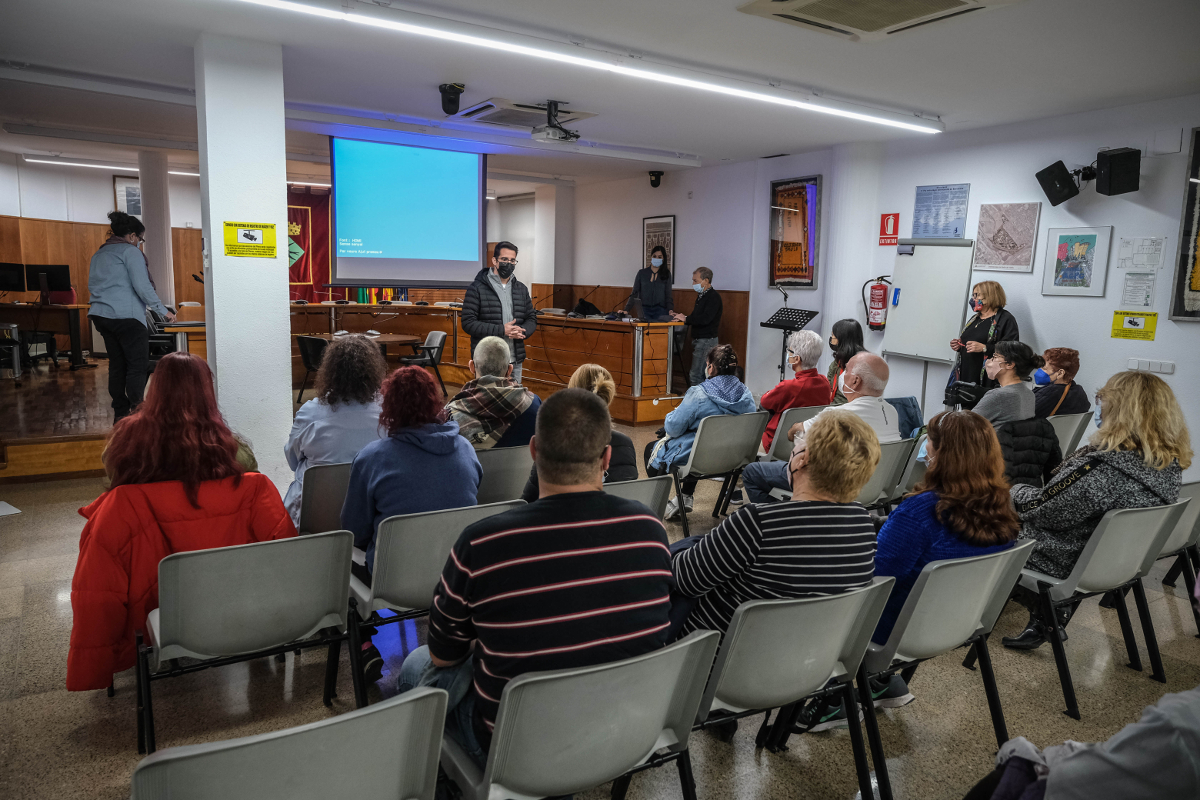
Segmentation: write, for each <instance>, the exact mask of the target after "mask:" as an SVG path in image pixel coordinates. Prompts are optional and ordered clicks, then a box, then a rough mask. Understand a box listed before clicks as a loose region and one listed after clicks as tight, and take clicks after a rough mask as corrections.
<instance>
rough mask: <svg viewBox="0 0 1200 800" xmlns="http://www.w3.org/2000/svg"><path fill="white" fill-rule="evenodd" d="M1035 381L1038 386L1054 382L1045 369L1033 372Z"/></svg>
mask: <svg viewBox="0 0 1200 800" xmlns="http://www.w3.org/2000/svg"><path fill="white" fill-rule="evenodd" d="M1033 382H1034V383H1035V384H1037V385H1038V386H1047V385H1049V384H1050V383H1053V381H1051V380H1050V376H1049V375H1047V374H1046V370H1044V369H1038V371H1037V372H1035V373H1033Z"/></svg>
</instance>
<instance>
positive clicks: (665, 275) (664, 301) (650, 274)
mask: <svg viewBox="0 0 1200 800" xmlns="http://www.w3.org/2000/svg"><path fill="white" fill-rule="evenodd" d="M666 261H667V251H666V249H665V248H664V247H663V246H662V245H655V246H654V247H653V248H652V249H651V250H650V266H648V267H643V268H642V269H640V270H638V274H637V277H635V278H634V279H633V292H632V293H631V294H630V295H629V300H628V301H627V302H626V303H625V310H626V311H629V310H630V309H631V308H633V305H634V303H635V302H637V301H638V300H640V301H642V319H644V320H646V321H647V322H667V321H668V320H670V318H671V310H672V309H673V308H674V306H675V303H674V301H673V300H672V298H671V270H670V269H669V268H668V267H667V263H666Z"/></svg>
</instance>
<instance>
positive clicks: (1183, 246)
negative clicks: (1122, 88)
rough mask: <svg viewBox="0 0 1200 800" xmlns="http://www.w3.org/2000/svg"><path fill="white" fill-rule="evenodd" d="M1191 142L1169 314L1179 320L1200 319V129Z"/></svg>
mask: <svg viewBox="0 0 1200 800" xmlns="http://www.w3.org/2000/svg"><path fill="white" fill-rule="evenodd" d="M1188 142H1189V143H1190V144H1189V147H1188V162H1187V175H1185V176H1184V178H1183V180H1184V184H1183V186H1184V189H1183V213H1182V214H1181V215H1180V218H1179V251H1178V252H1177V253H1176V254H1175V279H1174V280H1173V281H1171V313H1170V317H1171V319H1173V320H1176V321H1177V322H1200V128H1192V133H1191V137H1190V138H1189V139H1188Z"/></svg>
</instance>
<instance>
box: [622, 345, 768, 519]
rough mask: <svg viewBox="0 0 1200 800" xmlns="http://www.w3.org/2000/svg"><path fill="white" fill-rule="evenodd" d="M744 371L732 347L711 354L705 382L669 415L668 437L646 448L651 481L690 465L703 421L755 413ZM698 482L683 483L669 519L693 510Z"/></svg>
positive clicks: (707, 363)
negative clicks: (741, 374)
mask: <svg viewBox="0 0 1200 800" xmlns="http://www.w3.org/2000/svg"><path fill="white" fill-rule="evenodd" d="M740 371H741V369H740V367H739V366H738V358H737V353H735V352H734V351H733V345H728V344H723V345H719V346H717V347H714V348H713V349H711V350H709V351H708V358H707V360H706V363H705V367H704V374H705V376H706V379H705V380H704V382H703V383H700V384H697V385H696V386H693V387H692V388H690V389H688V391H687V394H685V395H684V396H683V402H682V403H680V404H679V406H678V407H677V408H676V409H675V410H674V411H672V412H671V413H670V414H667V419H666V421H665V422H664V423H663V429H664V430H665V431H666V433H667V435H666V437H665V438H662V439H659V440H658V441H656V442H651V443H650V445H649V446H648V447H647V448H646V453H645V456H646V474H647V475H648V476H650V477H651V478H653V477H655V476H656V475H666V474H667V473H668V472H669V471H670V469H671V466H672V465H679V466H682V465H683V464H685V463H687V460H688V456H689V455H691V452H692V442H694V441H695V440H696V430H697V429H698V428H699V427H700V420H702V419H704V418H705V417H715V416H719V415H721V414H749V413H750V412H752V411H754V395H752V394H751V393H750V390H749V389H747V388H746V384H744V383H742V382H741V381H740V380H739V379H738V373H739V372H740ZM696 480H697V479H696V478H686V479H685V480H684V481H683V487H682V490H683V494H682V495H679V496H676V497H674V498H672V499H671V502H670V503H669V504H668V505H667V513H666V518H667V519H672V518H673V517H675V516H677V515H678V514H679V508H680V505H681V504H682V506H683V507H684V510H685V513H686V512H689V511H691V510H692V494H693V493H694V492H695V491H696Z"/></svg>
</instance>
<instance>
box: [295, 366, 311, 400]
mask: <svg viewBox="0 0 1200 800" xmlns="http://www.w3.org/2000/svg"><path fill="white" fill-rule="evenodd" d="M310 374H311V373H310V372H309V371H308V370H307V369H305V370H304V380H302V381H300V393H299V394H297V395H296V405H300V400H301V398H303V397H304V386H305V384H307V383H308V376H309V375H310Z"/></svg>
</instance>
